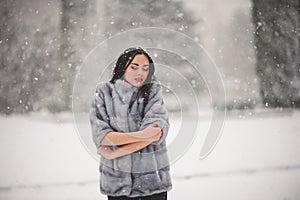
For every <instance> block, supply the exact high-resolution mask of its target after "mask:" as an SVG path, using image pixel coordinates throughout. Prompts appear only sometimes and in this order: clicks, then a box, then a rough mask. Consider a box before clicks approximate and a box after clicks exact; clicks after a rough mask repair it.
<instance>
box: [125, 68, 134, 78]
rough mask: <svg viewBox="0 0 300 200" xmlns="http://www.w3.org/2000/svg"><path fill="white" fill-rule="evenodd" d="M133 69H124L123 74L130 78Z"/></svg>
mask: <svg viewBox="0 0 300 200" xmlns="http://www.w3.org/2000/svg"><path fill="white" fill-rule="evenodd" d="M133 74H134V72H133V70H126V71H125V74H124V76H125V77H127V78H131V77H132V76H133Z"/></svg>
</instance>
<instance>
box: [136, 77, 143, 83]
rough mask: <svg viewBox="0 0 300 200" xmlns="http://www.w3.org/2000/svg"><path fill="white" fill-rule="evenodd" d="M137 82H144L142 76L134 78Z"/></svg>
mask: <svg viewBox="0 0 300 200" xmlns="http://www.w3.org/2000/svg"><path fill="white" fill-rule="evenodd" d="M134 80H135V81H136V82H143V79H142V78H135V79H134Z"/></svg>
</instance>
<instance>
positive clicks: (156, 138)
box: [150, 130, 162, 142]
mask: <svg viewBox="0 0 300 200" xmlns="http://www.w3.org/2000/svg"><path fill="white" fill-rule="evenodd" d="M161 135H162V130H160V131H159V132H158V133H157V134H156V135H154V136H153V137H151V138H150V140H151V141H153V142H157V141H158V140H159V139H160V137H161Z"/></svg>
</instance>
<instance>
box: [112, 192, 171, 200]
mask: <svg viewBox="0 0 300 200" xmlns="http://www.w3.org/2000/svg"><path fill="white" fill-rule="evenodd" d="M107 198H108V200H167V192H162V193H159V194H153V195H150V196H144V197H126V196H119V197H113V196H107Z"/></svg>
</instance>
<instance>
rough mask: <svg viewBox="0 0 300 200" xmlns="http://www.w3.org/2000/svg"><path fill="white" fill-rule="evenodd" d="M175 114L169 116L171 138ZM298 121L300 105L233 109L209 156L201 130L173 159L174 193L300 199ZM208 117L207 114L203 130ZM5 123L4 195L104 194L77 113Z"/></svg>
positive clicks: (175, 197) (36, 199) (211, 198)
mask: <svg viewBox="0 0 300 200" xmlns="http://www.w3.org/2000/svg"><path fill="white" fill-rule="evenodd" d="M177 121H178V119H171V125H173V128H172V129H171V131H170V133H169V134H170V137H169V138H170V139H172V137H173V139H174V135H176V134H177V133H176V130H178V129H177V128H178V127H177V128H176V125H178V124H179V123H177ZM299 122H300V112H299V111H291V112H289V111H288V112H285V111H284V112H281V113H278V112H274V113H273V112H272V113H269V112H267V113H264V114H253V115H251V117H246V118H239V117H238V115H231V116H227V118H226V121H225V124H224V127H223V132H222V137H221V139H220V140H219V142H218V144H217V145H216V147H215V149H214V150H213V151H212V153H211V154H210V155H209V156H208V157H207V158H205V159H204V160H199V159H198V157H199V153H200V148H201V144H202V143H203V136H201V135H199V137H197V138H196V140H195V141H194V143H193V145H192V146H191V148H190V149H189V150H188V151H187V152H186V153H185V154H184V155H183V157H181V158H180V159H179V160H178V161H176V162H175V163H173V164H172V166H171V169H172V171H171V173H172V176H173V190H172V191H171V192H170V193H169V199H171V200H181V199H189V200H198V199H205V200H218V199H238V200H244V199H249V200H258V199H259V200H260V199H262V200H266V199H272V200H275V199H278V200H292V199H294V200H298V199H300V132H299V130H300V123H299ZM209 124H210V122H209V119H208V118H207V119H205V118H203V119H202V120H201V124H200V127H199V130H206V129H207V127H208V126H209ZM0 125H1V133H0V145H1V151H0V159H1V172H0V199H1V200H2V199H3V200H4V199H5V200H12V199H14V200H15V199H20V200H21V199H22V200H26V199H28V200H40V199H43V200H44V199H106V197H105V196H103V195H100V194H99V191H98V178H99V175H98V162H97V160H95V159H94V158H93V157H92V156H91V155H90V154H89V153H88V152H87V151H86V150H85V148H84V147H83V146H82V144H81V142H80V139H79V138H78V135H77V133H76V130H75V126H74V123H73V119H72V115H71V114H67V115H56V116H55V115H40V114H34V115H29V116H20V115H14V116H9V117H4V116H1V117H0ZM199 133H201V131H200V132H199ZM88 134H90V133H88ZM170 139H169V140H170Z"/></svg>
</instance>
